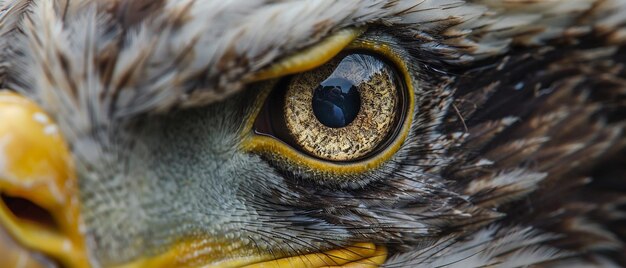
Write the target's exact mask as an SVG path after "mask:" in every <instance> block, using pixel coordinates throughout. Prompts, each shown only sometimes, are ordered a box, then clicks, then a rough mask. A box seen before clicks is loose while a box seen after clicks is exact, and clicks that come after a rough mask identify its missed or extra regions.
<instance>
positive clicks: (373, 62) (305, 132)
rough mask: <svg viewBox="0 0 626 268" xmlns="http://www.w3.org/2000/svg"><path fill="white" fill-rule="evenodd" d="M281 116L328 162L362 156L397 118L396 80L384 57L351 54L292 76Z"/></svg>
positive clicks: (300, 141) (300, 142) (303, 144)
mask: <svg viewBox="0 0 626 268" xmlns="http://www.w3.org/2000/svg"><path fill="white" fill-rule="evenodd" d="M286 87H287V89H286V93H285V100H284V107H283V113H284V121H285V126H286V128H287V131H288V133H289V135H290V137H291V139H292V140H293V142H294V143H295V144H296V145H297V146H298V147H300V148H301V149H302V150H303V151H305V152H306V153H308V154H310V155H312V156H315V157H317V158H321V159H325V160H331V161H353V160H358V159H361V158H363V157H366V156H367V155H368V154H370V153H372V152H373V151H375V150H376V149H377V148H378V147H379V145H380V144H381V143H383V142H384V141H385V140H386V139H388V138H389V136H390V134H391V133H392V132H393V130H394V129H395V125H397V123H398V121H399V120H398V114H401V112H398V111H397V109H398V108H399V107H400V96H401V95H402V94H400V93H399V92H400V90H401V87H400V80H399V79H398V77H397V75H396V73H395V70H394V69H393V68H392V67H391V66H389V65H388V64H387V63H386V62H385V61H382V60H380V59H379V58H378V57H376V56H373V55H369V54H360V53H352V54H348V55H345V56H343V57H341V56H340V57H337V58H335V59H333V60H332V61H330V62H328V63H327V64H325V65H323V66H321V67H319V68H317V69H314V70H312V71H308V72H305V73H301V74H298V75H295V76H293V77H292V78H291V79H290V80H289V81H288V82H287V84H286Z"/></svg>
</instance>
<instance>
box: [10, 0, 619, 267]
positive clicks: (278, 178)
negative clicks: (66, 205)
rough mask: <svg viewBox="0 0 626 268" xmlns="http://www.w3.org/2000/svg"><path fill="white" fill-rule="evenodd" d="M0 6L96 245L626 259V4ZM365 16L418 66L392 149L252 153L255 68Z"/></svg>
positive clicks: (17, 77) (427, 257)
mask: <svg viewBox="0 0 626 268" xmlns="http://www.w3.org/2000/svg"><path fill="white" fill-rule="evenodd" d="M0 8H1V10H2V11H1V12H2V13H0V35H1V36H2V38H1V39H0V40H1V41H0V61H1V62H2V63H1V64H0V77H1V78H2V79H3V80H2V85H3V86H6V87H9V88H12V89H14V90H16V91H18V92H20V93H21V94H23V95H25V96H27V97H28V98H31V99H33V100H36V101H37V102H38V103H39V104H40V105H41V106H42V107H43V108H44V109H45V110H46V111H47V112H48V113H49V114H50V115H51V116H52V117H53V118H54V119H55V120H56V122H57V123H58V124H59V127H60V130H61V132H62V133H63V135H64V137H65V138H66V139H67V140H68V142H69V144H70V147H71V149H72V153H73V155H74V158H75V162H76V166H77V169H78V173H79V184H80V189H81V201H82V202H83V210H82V212H83V215H84V221H85V228H86V235H87V237H88V241H89V249H90V250H91V253H92V255H93V258H94V260H93V262H94V263H97V264H101V265H111V264H118V263H121V262H124V261H128V260H132V259H134V258H138V257H141V256H146V255H153V254H157V253H159V252H161V251H163V250H164V248H165V247H167V246H168V245H170V244H172V243H174V242H175V241H177V240H178V239H181V238H183V237H186V236H195V237H200V238H203V239H204V240H203V242H202V243H198V244H197V245H196V246H197V248H198V251H197V252H195V253H194V252H188V253H186V254H187V255H185V256H187V257H188V258H191V259H193V258H196V259H197V262H196V263H197V264H199V263H201V262H202V261H203V259H202V257H203V254H209V253H206V252H205V253H202V250H201V249H204V248H207V247H208V246H207V245H210V244H211V243H217V240H219V239H226V238H227V239H232V241H236V243H235V242H234V243H233V244H234V245H237V246H239V245H242V246H241V247H243V245H250V244H254V245H255V247H257V248H258V249H259V250H265V251H270V252H272V254H276V255H293V254H295V253H302V252H311V251H315V250H319V249H322V250H325V249H328V248H331V247H335V246H338V245H345V244H347V243H353V242H361V241H372V242H375V243H377V244H384V245H387V246H388V248H389V249H390V253H391V255H390V259H389V260H388V261H387V263H386V264H385V265H386V266H388V267H419V266H420V265H421V266H424V267H438V266H446V265H448V266H459V267H481V266H490V265H494V266H502V267H518V266H528V265H546V266H558V265H567V264H577V265H596V266H609V265H614V266H624V265H626V259H624V256H623V253H624V252H625V251H626V246H625V244H624V243H625V242H624V241H626V237H625V236H626V228H625V227H626V224H625V220H626V215H625V214H624V213H626V211H625V207H626V138H625V137H626V135H624V131H625V130H626V116H624V114H626V80H625V79H626V73H625V72H626V71H625V70H624V63H626V46H625V44H626V1H623V0H577V1H547V0H546V1H490V0H473V1H469V0H468V1H452V0H444V1H442V0H422V1H409V0H401V1H400V0H389V1H264V0H255V1H230V2H229V1H191V0H189V1H173V0H159V1H123V0H119V1H115V0H81V1H69V0H68V1H25V0H11V1H1V2H0ZM351 27H362V28H367V30H366V31H365V33H364V34H363V35H362V36H361V37H359V38H360V39H361V40H366V41H372V42H380V43H384V44H387V45H388V46H390V47H392V49H394V50H395V51H399V53H401V54H402V55H403V56H405V59H406V61H407V62H408V65H410V68H409V69H410V71H411V72H412V73H411V76H413V77H414V80H415V81H417V83H416V84H417V85H416V90H415V95H416V110H415V119H414V120H413V122H412V128H411V131H410V134H409V137H408V138H407V140H406V142H405V143H404V145H403V146H402V148H401V149H400V150H399V151H398V152H397V153H396V155H395V156H394V157H393V158H392V159H391V160H389V161H388V162H387V163H385V164H384V165H383V166H381V167H379V168H377V169H375V170H372V171H371V172H368V173H366V174H358V175H354V176H352V177H351V178H350V183H344V184H332V183H331V184H320V183H319V182H317V181H316V180H315V179H314V178H315V177H316V175H315V174H313V175H312V173H315V171H311V170H305V169H302V168H295V167H285V164H284V163H282V162H281V160H272V159H271V157H268V156H264V155H260V156H259V155H255V154H249V153H240V152H237V150H238V149H239V146H240V143H241V137H239V136H238V135H239V134H238V131H240V130H241V129H242V128H244V126H243V124H244V123H245V122H246V120H245V119H246V118H247V117H250V116H251V114H252V111H251V110H250V107H252V106H253V104H252V103H253V102H254V100H255V99H256V98H259V94H258V92H259V91H260V90H259V89H260V88H263V87H264V86H265V83H271V82H265V81H256V80H255V79H254V77H255V74H257V73H258V72H260V71H262V70H264V69H265V68H267V67H268V66H270V65H271V64H273V63H275V62H277V61H280V60H281V59H283V58H285V57H286V56H289V55H292V54H294V53H298V51H300V50H302V49H304V48H307V47H310V46H314V45H315V44H316V43H318V42H320V41H321V40H324V38H326V37H328V36H330V35H332V34H333V33H336V32H337V31H339V30H341V29H345V28H351ZM166 141H167V142H166ZM277 166H278V167H277ZM218 177H219V178H223V177H226V178H228V179H226V180H223V181H222V180H217V179H213V178H218ZM331 179H332V178H331ZM218 226H219V227H218ZM220 228H221V229H220ZM212 239H217V240H212ZM203 243H204V244H203ZM198 252H199V253H198ZM246 253H247V252H242V253H241V254H246ZM194 254H195V255H194Z"/></svg>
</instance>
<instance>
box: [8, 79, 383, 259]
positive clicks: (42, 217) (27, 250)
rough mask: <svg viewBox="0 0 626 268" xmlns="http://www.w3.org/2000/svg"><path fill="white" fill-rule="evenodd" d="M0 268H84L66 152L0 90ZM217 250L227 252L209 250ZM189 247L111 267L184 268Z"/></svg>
mask: <svg viewBox="0 0 626 268" xmlns="http://www.w3.org/2000/svg"><path fill="white" fill-rule="evenodd" d="M0 197H1V198H0V267H42V266H43V265H44V264H45V263H44V262H45V260H42V258H41V257H36V256H35V255H34V254H33V252H37V253H40V254H43V255H45V256H46V257H47V258H49V259H50V261H54V262H58V263H59V264H61V265H62V266H63V267H68V268H74V267H77V268H78V267H90V266H91V265H90V260H89V257H88V254H87V252H88V251H87V248H86V243H85V239H84V231H83V230H85V228H84V227H83V226H82V223H81V218H80V203H79V198H78V186H77V182H76V176H75V174H74V169H73V167H72V161H71V156H70V153H69V151H68V147H67V145H66V143H65V141H64V140H63V138H62V136H61V135H60V133H59V132H58V130H57V127H56V125H55V124H54V122H52V120H51V119H50V118H49V117H48V116H47V115H46V114H45V113H44V112H43V111H42V110H41V109H40V108H39V107H38V106H37V105H36V104H34V103H33V102H31V101H29V100H27V99H25V98H23V97H21V96H19V95H17V94H15V93H12V92H10V91H8V90H5V91H0ZM216 246H220V247H224V246H227V245H216ZM193 251H194V243H193V242H181V243H180V244H177V245H175V246H174V247H172V249H171V250H169V251H168V252H165V253H163V254H161V255H159V256H152V257H145V258H141V259H138V260H136V261H134V262H131V263H128V264H125V265H121V266H119V267H127V268H142V267H179V266H184V267H189V266H193V265H190V264H189V263H186V261H185V259H186V258H185V257H186V256H189V255H190V254H193V253H194V252H193ZM224 258H225V257H224V256H209V258H207V262H208V263H205V264H203V265H202V266H203V267H207V266H208V267H249V268H262V267H272V268H280V267H307V268H308V267H333V266H335V267H378V266H379V265H381V264H382V263H384V261H385V260H386V258H387V251H386V248H385V247H383V246H376V245H374V244H371V243H361V244H356V245H353V246H351V247H346V248H342V249H336V250H331V251H327V252H322V253H313V254H308V255H300V256H293V257H286V258H279V259H272V257H271V254H266V255H262V254H260V255H256V256H249V257H246V258H237V259H228V258H226V259H224Z"/></svg>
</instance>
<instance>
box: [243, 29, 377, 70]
mask: <svg viewBox="0 0 626 268" xmlns="http://www.w3.org/2000/svg"><path fill="white" fill-rule="evenodd" d="M364 32H365V29H364V28H347V29H342V30H339V31H338V32H336V33H334V34H332V35H331V36H329V37H326V39H324V40H322V41H321V42H319V43H317V44H315V45H314V46H312V47H309V48H307V49H304V50H302V51H301V52H298V53H296V54H294V55H291V56H288V57H286V58H284V59H282V60H280V61H278V62H277V63H274V64H272V65H271V66H270V67H268V68H266V69H264V70H261V71H260V72H258V73H256V74H255V75H254V77H253V78H252V81H253V82H254V81H261V80H268V79H272V78H278V77H283V76H286V75H290V74H296V73H302V72H305V71H308V70H312V69H315V68H317V67H319V66H321V65H323V64H324V63H326V62H328V61H329V60H331V59H332V58H333V57H335V56H336V55H337V54H339V53H340V52H341V51H343V50H344V48H346V46H348V45H349V44H350V43H352V42H353V41H354V40H355V39H356V38H358V37H359V36H361V34H363V33H364Z"/></svg>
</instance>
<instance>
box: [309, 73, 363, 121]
mask: <svg viewBox="0 0 626 268" xmlns="http://www.w3.org/2000/svg"><path fill="white" fill-rule="evenodd" d="M359 109H361V96H360V95H359V90H358V89H357V88H356V86H354V84H353V83H352V82H351V81H349V80H347V79H343V78H330V79H327V80H326V81H324V82H322V83H320V85H319V86H318V87H317V88H316V89H315V92H314V93H313V114H315V117H317V120H319V121H320V122H321V123H322V124H324V125H325V126H327V127H332V128H341V127H345V126H347V125H349V124H350V123H352V121H354V119H355V118H356V115H357V114H358V113H359Z"/></svg>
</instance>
